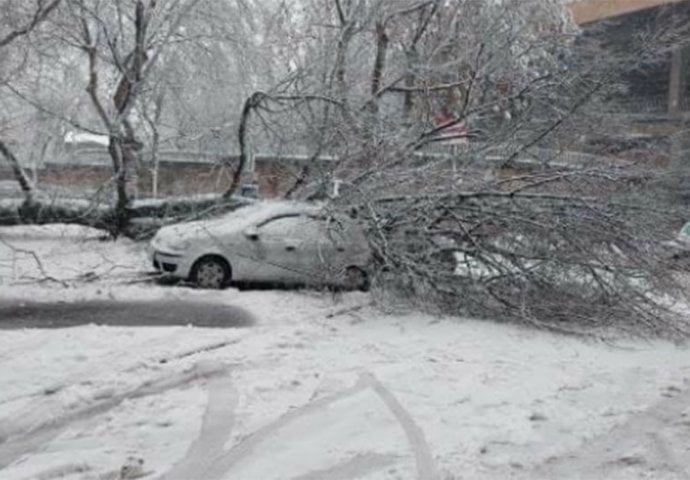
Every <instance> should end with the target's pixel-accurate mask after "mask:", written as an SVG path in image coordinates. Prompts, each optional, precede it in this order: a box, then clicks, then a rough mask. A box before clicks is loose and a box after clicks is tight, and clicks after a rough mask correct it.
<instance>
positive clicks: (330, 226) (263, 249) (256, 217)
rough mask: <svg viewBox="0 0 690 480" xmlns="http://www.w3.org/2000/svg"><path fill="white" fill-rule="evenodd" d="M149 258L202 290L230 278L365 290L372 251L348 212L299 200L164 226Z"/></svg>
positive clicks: (248, 207) (156, 264) (154, 239)
mask: <svg viewBox="0 0 690 480" xmlns="http://www.w3.org/2000/svg"><path fill="white" fill-rule="evenodd" d="M149 255H150V259H151V261H152V262H153V265H154V267H155V268H156V270H158V271H160V272H161V273H163V274H164V275H167V276H172V277H177V278H181V279H188V280H190V281H191V282H193V283H195V284H197V285H198V286H200V287H202V288H222V287H224V286H226V285H228V284H229V283H230V282H231V281H232V282H252V283H254V282H257V283H281V284H306V285H329V286H339V287H345V288H351V289H361V290H364V289H366V288H367V287H368V285H369V276H368V267H369V265H370V262H371V258H372V253H371V250H370V248H369V244H368V242H367V239H366V237H365V234H364V230H363V229H362V228H361V227H360V225H359V224H358V223H357V222H356V221H355V220H354V219H352V218H350V217H348V216H341V215H332V214H330V213H329V212H327V211H326V210H325V209H324V207H323V206H320V205H316V204H310V203H301V202H286V201H282V202H257V203H254V204H252V205H249V206H245V207H241V208H239V209H237V210H234V211H232V212H230V213H227V214H225V215H222V216H220V217H218V218H214V219H211V220H201V221H194V222H187V223H179V224H176V225H171V226H167V227H163V228H161V229H160V230H159V231H158V233H157V234H156V236H155V237H154V238H153V240H152V241H151V244H150V247H149Z"/></svg>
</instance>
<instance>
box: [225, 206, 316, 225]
mask: <svg viewBox="0 0 690 480" xmlns="http://www.w3.org/2000/svg"><path fill="white" fill-rule="evenodd" d="M320 210H321V207H320V206H319V205H318V204H313V203H305V202H291V201H262V202H257V203H254V204H251V205H247V206H245V207H240V208H238V209H237V210H233V211H232V212H229V213H227V214H225V215H223V216H222V217H221V218H222V219H223V220H230V219H232V220H242V221H243V223H245V222H246V223H248V224H253V223H260V222H262V221H264V220H268V219H269V218H272V217H279V216H281V215H290V214H300V213H317V212H318V211H320Z"/></svg>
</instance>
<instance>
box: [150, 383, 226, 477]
mask: <svg viewBox="0 0 690 480" xmlns="http://www.w3.org/2000/svg"><path fill="white" fill-rule="evenodd" d="M237 404H238V395H237V391H236V390H235V388H234V386H233V384H232V377H231V376H230V374H229V373H228V374H227V375H223V376H218V377H216V378H214V379H212V380H211V381H210V382H209V384H208V404H207V406H206V411H205V412H204V418H203V420H202V423H201V431H200V433H199V437H198V438H197V439H196V440H195V441H194V442H193V443H192V445H191V446H190V447H189V450H187V454H186V455H185V457H184V458H183V459H182V460H181V461H179V462H178V463H177V464H175V466H173V468H172V469H171V470H170V471H168V472H167V473H165V474H164V475H162V476H161V477H159V480H189V479H191V478H200V477H199V472H202V471H203V470H204V469H205V468H206V467H207V466H208V465H209V464H210V463H211V461H212V460H213V459H214V458H216V457H217V456H218V455H219V454H220V453H221V452H222V450H223V447H224V446H225V444H226V442H227V440H228V438H229V437H230V433H231V432H232V427H233V425H234V423H235V415H234V414H235V409H236V408H237Z"/></svg>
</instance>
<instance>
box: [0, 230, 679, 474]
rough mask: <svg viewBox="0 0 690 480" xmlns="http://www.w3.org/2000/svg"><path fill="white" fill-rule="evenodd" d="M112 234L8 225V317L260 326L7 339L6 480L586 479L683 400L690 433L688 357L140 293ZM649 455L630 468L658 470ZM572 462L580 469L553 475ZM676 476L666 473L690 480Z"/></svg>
mask: <svg viewBox="0 0 690 480" xmlns="http://www.w3.org/2000/svg"><path fill="white" fill-rule="evenodd" d="M98 237H99V232H97V231H92V230H88V229H82V228H77V227H66V226H51V227H13V228H3V229H0V240H1V242H0V248H5V249H4V250H0V264H4V265H10V266H11V268H9V269H7V268H6V269H5V270H0V278H2V281H3V286H2V288H1V289H0V304H2V303H3V302H8V301H29V300H40V301H64V302H73V301H79V300H85V299H105V298H114V299H119V300H135V299H139V300H154V301H157V302H161V303H162V302H166V301H169V300H171V299H177V300H195V301H201V302H214V303H220V304H226V305H232V306H235V307H241V308H244V309H246V310H248V311H250V312H251V313H253V314H254V316H255V317H256V318H257V324H256V325H255V326H253V327H250V328H242V329H209V328H195V327H179V326H178V327H172V326H171V327H165V326H164V327H137V328H131V327H112V326H98V325H83V326H78V327H73V328H67V329H55V330H38V329H16V330H0V477H2V478H3V479H7V480H14V479H17V480H23V479H28V478H66V479H70V480H85V479H100V478H109V477H108V476H110V478H117V475H119V470H120V468H121V466H122V465H123V464H124V463H125V462H127V461H132V460H128V459H130V457H131V458H134V459H135V460H134V461H136V459H139V458H141V459H143V460H144V465H143V467H142V468H143V471H144V473H148V475H147V476H146V477H144V478H163V476H164V475H165V478H178V479H190V478H194V479H206V478H209V479H214V478H215V479H219V480H222V479H229V478H241V479H249V480H252V479H262V480H270V479H284V478H302V479H309V478H312V479H325V480H328V479H330V478H364V479H370V480H374V479H407V478H439V479H444V480H445V479H447V478H448V479H450V478H473V479H503V478H509V477H510V478H535V477H537V478H581V477H580V476H579V474H578V470H577V469H578V468H584V467H582V465H580V464H577V463H574V464H572V465H571V463H568V462H575V460H573V458H576V457H577V454H578V452H580V451H581V450H582V449H583V448H587V445H588V444H592V445H600V443H599V442H602V441H604V440H606V439H608V438H609V436H610V435H615V432H617V431H618V430H617V429H620V428H623V427H625V426H626V425H630V424H631V422H633V423H632V424H633V425H634V422H635V421H636V419H639V418H643V417H644V418H649V415H651V413H654V415H657V412H659V409H660V408H661V407H663V410H664V411H666V412H675V411H676V410H675V408H676V407H675V406H674V404H673V403H664V402H678V403H679V404H680V405H681V407H682V408H679V410H678V418H679V419H682V418H684V417H682V412H685V411H686V410H687V405H688V403H690V401H688V395H687V389H688V383H687V382H688V380H689V379H690V352H689V351H688V350H687V348H685V347H683V346H676V345H672V344H668V343H662V342H638V341H632V340H626V341H624V340H620V339H619V340H617V341H615V342H613V343H605V342H600V341H590V342H583V341H581V340H576V339H573V338H568V337H562V336H555V335H552V334H548V333H544V332H538V331H533V330H528V329H524V328H519V327H516V326H510V325H502V324H498V323H491V322H481V321H476V320H470V319H461V318H439V317H433V316H429V315H424V314H420V313H416V312H404V311H392V312H388V313H386V312H383V311H381V310H379V309H376V308H375V307H374V306H372V305H371V297H369V296H368V295H366V294H362V293H349V294H330V293H322V292H315V291H247V292H240V291H237V290H235V289H228V290H225V291H223V292H208V291H199V290H194V289H189V288H184V287H173V286H167V287H165V286H155V285H152V284H150V283H143V282H141V281H140V280H141V274H140V272H141V271H142V270H146V268H147V263H145V262H146V259H145V255H144V252H143V245H140V244H135V243H132V242H128V241H118V242H115V243H113V242H102V241H100V240H99V238H98ZM2 242H6V243H9V244H11V245H13V246H14V247H15V248H21V249H22V250H23V251H32V252H34V253H35V254H36V256H37V257H38V258H39V259H40V262H41V264H42V266H43V269H44V271H45V272H46V274H48V275H50V276H53V277H54V278H55V280H51V281H43V282H39V283H37V282H36V280H37V278H38V277H39V276H40V275H41V272H40V271H39V270H37V269H35V267H34V266H33V265H32V264H33V263H35V259H34V258H33V256H32V255H30V254H28V253H16V250H8V249H7V247H2V246H1V245H4V243H2ZM8 255H9V257H8ZM3 259H4V263H2V262H3ZM99 261H100V262H101V263H104V264H105V265H100V264H99ZM68 267H69V268H68ZM32 269H33V270H32ZM2 272H4V273H2ZM88 272H93V274H92V275H85V274H86V273H88ZM194 352H196V353H194ZM660 406H661V407H660ZM650 412H651V413H650ZM659 415H660V414H659ZM686 416H687V415H686ZM655 418H656V417H655ZM650 421H651V420H650ZM659 421H660V420H659ZM674 421H675V420H674ZM658 426H660V427H661V426H667V424H663V425H662V424H661V423H659V425H658ZM669 428H670V427H669ZM674 428H675V427H674ZM678 428H680V427H678ZM684 428H687V427H684ZM658 430H659V432H666V434H667V435H671V434H672V433H673V432H675V430H665V429H664V428H658ZM640 435H641V436H642V435H643V433H640ZM670 438H676V437H673V436H671V437H670ZM679 438H680V437H679ZM3 439H4V440H5V441H4V443H3ZM20 440H21V442H20ZM681 444H682V442H678V443H677V445H676V443H671V447H669V448H670V451H671V452H673V451H674V448H675V449H676V450H677V449H678V448H680V445H681ZM605 445H606V448H609V447H610V449H611V450H612V451H615V450H616V447H617V444H616V443H605ZM640 445H642V444H640ZM673 445H676V446H673ZM684 445H687V443H686V444H684ZM606 448H603V447H602V448H600V449H599V450H601V455H604V454H605V451H606ZM633 450H634V449H633ZM633 450H630V451H628V450H626V451H623V452H616V454H618V455H619V457H616V458H615V459H614V460H620V459H621V458H623V456H624V455H642V456H645V455H647V456H649V455H651V453H649V452H647V451H642V452H637V451H633ZM571 457H572V458H571ZM677 457H678V458H680V459H683V458H687V455H686V456H685V457H683V456H682V455H680V454H678V455H677ZM665 458H666V457H665ZM669 458H670V457H669ZM554 459H555V460H554ZM586 460H587V462H589V464H592V465H595V466H596V462H597V461H600V462H601V463H602V464H604V463H606V462H605V461H604V460H606V461H607V462H608V459H604V457H603V456H602V457H601V458H593V457H592V455H590V457H589V458H587V459H586ZM647 460H648V461H649V458H647ZM664 462H666V463H668V459H667V458H666V459H665V460H664ZM559 465H560V466H563V468H566V467H567V468H570V470H569V471H566V473H565V474H563V472H562V471H559V474H558V475H548V474H544V472H547V473H548V472H550V471H551V470H549V469H551V468H557V467H558V466H559ZM606 465H609V466H608V467H606V468H613V467H612V466H611V465H614V466H616V465H618V466H616V468H617V470H614V471H611V472H608V473H610V475H608V474H607V475H606V476H601V477H599V478H609V477H610V478H630V477H632V476H637V475H638V474H640V472H642V473H648V472H649V471H648V470H645V468H648V467H649V468H651V467H650V464H649V463H644V462H642V463H635V462H632V461H629V462H627V463H626V460H620V462H618V463H615V462H614V463H606ZM2 466H4V469H2ZM652 466H653V465H652ZM559 468H560V467H559ZM602 468H603V467H602ZM678 468H680V467H678ZM686 468H687V467H686ZM679 471H680V470H679ZM673 474H674V472H672V471H671V470H669V471H665V470H663V469H662V470H657V471H655V473H654V475H652V477H653V478H683V477H682V476H678V477H674V476H673ZM540 475H541V476H540ZM616 475H617V477H616ZM592 476H594V475H592ZM590 478H591V477H590Z"/></svg>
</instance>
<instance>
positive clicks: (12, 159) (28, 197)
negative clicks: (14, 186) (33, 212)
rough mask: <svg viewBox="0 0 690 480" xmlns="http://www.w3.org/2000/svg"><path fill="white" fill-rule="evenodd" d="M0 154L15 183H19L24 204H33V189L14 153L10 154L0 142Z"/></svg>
mask: <svg viewBox="0 0 690 480" xmlns="http://www.w3.org/2000/svg"><path fill="white" fill-rule="evenodd" d="M0 153H1V154H2V156H3V157H5V160H7V163H9V164H10V168H11V169H12V174H13V175H14V178H15V180H17V183H19V187H20V188H21V190H22V193H23V194H24V201H25V203H26V204H27V205H31V204H33V203H34V187H33V185H32V183H31V180H29V177H28V176H27V175H26V172H25V171H24V169H23V168H22V166H21V165H20V164H19V160H18V159H17V157H16V156H15V155H14V153H12V151H11V150H10V149H9V147H8V146H7V144H6V143H5V142H3V141H2V140H0Z"/></svg>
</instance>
